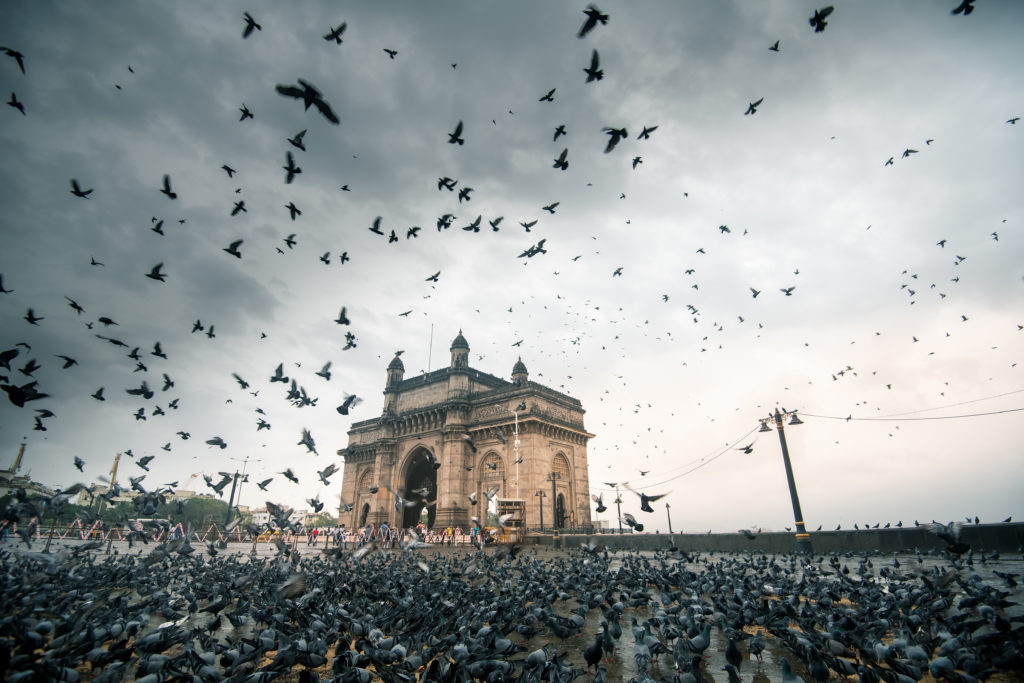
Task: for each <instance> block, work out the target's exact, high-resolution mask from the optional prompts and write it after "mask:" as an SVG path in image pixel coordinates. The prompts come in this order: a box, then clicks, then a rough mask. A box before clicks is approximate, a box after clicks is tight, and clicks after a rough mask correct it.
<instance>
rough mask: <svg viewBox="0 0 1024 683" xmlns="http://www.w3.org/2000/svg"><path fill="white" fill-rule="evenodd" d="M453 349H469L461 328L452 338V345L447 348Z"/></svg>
mask: <svg viewBox="0 0 1024 683" xmlns="http://www.w3.org/2000/svg"><path fill="white" fill-rule="evenodd" d="M455 349H465V350H466V351H469V342H468V341H466V338H465V337H463V336H462V330H459V333H458V334H457V335H456V336H455V339H453V340H452V347H451V349H449V350H450V351H454V350H455Z"/></svg>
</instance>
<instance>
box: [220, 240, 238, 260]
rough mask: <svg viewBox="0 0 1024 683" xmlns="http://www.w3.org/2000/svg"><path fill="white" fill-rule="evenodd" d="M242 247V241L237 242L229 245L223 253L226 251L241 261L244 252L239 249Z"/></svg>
mask: <svg viewBox="0 0 1024 683" xmlns="http://www.w3.org/2000/svg"><path fill="white" fill-rule="evenodd" d="M240 246H242V240H235V241H234V242H232V243H231V244H229V245H228V246H227V247H225V248H224V249H222V251H225V252H227V253H229V254H231V255H232V256H234V257H235V258H238V259H240V258H242V252H240V251H238V247H240Z"/></svg>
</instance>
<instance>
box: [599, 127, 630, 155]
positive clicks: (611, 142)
mask: <svg viewBox="0 0 1024 683" xmlns="http://www.w3.org/2000/svg"><path fill="white" fill-rule="evenodd" d="M604 132H605V133H606V134H607V135H608V144H607V145H606V146H605V148H604V153H605V154H607V153H608V152H610V151H612V150H613V149H615V147H616V145H618V144H619V141H620V140H624V139H625V138H626V136H627V135H629V133H627V132H626V129H625V128H605V129H604Z"/></svg>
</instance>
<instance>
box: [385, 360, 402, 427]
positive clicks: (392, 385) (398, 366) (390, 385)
mask: <svg viewBox="0 0 1024 683" xmlns="http://www.w3.org/2000/svg"><path fill="white" fill-rule="evenodd" d="M401 355H402V352H401V351H399V352H398V353H396V354H395V357H394V358H392V359H391V362H390V363H388V379H387V383H386V384H385V385H384V413H385V414H393V413H394V412H395V408H396V407H397V406H396V405H395V404H396V402H397V401H398V393H397V392H398V385H399V384H401V382H402V378H403V377H405V364H403V363H402V359H401V358H399V356H401Z"/></svg>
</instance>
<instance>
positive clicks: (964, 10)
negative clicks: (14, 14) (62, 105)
mask: <svg viewBox="0 0 1024 683" xmlns="http://www.w3.org/2000/svg"><path fill="white" fill-rule="evenodd" d="M974 1H975V0H963V2H961V3H960V4H959V5H957V6H956V7H954V8H953V9H952V10H951V11H950V14H963V15H964V16H965V17H966V16H967V15H968V14H970V13H971V12H973V11H974ZM22 71H24V69H22Z"/></svg>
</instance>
